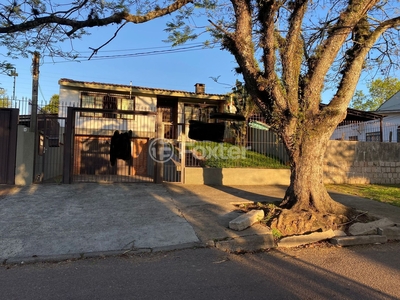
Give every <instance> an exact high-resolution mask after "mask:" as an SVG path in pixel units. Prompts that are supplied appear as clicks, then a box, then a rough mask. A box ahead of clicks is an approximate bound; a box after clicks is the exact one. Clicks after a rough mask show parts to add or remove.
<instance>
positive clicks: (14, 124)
mask: <svg viewBox="0 0 400 300" xmlns="http://www.w3.org/2000/svg"><path fill="white" fill-rule="evenodd" d="M1 110H3V111H9V112H10V125H9V136H8V145H9V148H8V160H7V170H6V177H7V178H6V182H5V183H6V184H15V167H16V158H17V135H18V117H19V109H17V108H2V109H1Z"/></svg>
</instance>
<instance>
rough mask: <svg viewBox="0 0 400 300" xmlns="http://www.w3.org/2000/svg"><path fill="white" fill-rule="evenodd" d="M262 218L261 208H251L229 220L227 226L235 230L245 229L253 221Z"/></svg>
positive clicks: (255, 221) (258, 220)
mask: <svg viewBox="0 0 400 300" xmlns="http://www.w3.org/2000/svg"><path fill="white" fill-rule="evenodd" d="M263 218H264V211H263V210H262V209H259V210H258V209H257V210H251V211H249V212H247V213H245V214H243V215H241V216H239V217H237V218H236V219H234V220H232V221H230V222H229V228H230V229H233V230H237V231H241V230H245V229H246V228H248V227H250V226H251V225H253V224H254V223H257V222H260V221H261V220H262V219H263Z"/></svg>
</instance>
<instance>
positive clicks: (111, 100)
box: [81, 92, 135, 119]
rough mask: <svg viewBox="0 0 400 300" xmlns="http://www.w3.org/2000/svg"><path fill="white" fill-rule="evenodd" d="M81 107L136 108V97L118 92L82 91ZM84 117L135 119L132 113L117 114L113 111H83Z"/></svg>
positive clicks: (131, 109) (130, 109)
mask: <svg viewBox="0 0 400 300" xmlns="http://www.w3.org/2000/svg"><path fill="white" fill-rule="evenodd" d="M81 107H83V108H95V109H111V110H129V111H133V110H135V98H134V97H133V98H130V97H129V96H126V95H118V94H102V93H88V92H83V93H81ZM81 116H82V117H98V118H116V119H134V115H131V114H117V113H112V112H105V113H98V112H96V113H95V112H82V113H81Z"/></svg>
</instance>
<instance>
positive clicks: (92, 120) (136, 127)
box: [59, 86, 157, 137]
mask: <svg viewBox="0 0 400 300" xmlns="http://www.w3.org/2000/svg"><path fill="white" fill-rule="evenodd" d="M81 92H82V91H80V90H74V89H68V88H64V87H62V86H61V87H60V108H61V109H59V116H60V117H64V118H66V117H67V108H68V107H80V95H81ZM133 96H134V95H133ZM134 97H136V98H135V110H137V111H156V107H157V98H156V97H145V96H134ZM155 121H156V120H155V116H154V115H151V116H144V115H135V117H134V119H133V120H130V119H113V118H98V117H85V116H82V115H81V113H80V112H78V113H77V115H76V119H75V132H76V133H77V134H88V135H112V134H113V133H114V131H115V130H119V131H129V130H132V132H133V135H134V136H137V137H141V136H149V133H150V135H152V134H154V132H155V123H156V122H155ZM61 126H63V127H64V124H61Z"/></svg>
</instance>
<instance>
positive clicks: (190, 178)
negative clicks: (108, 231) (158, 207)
mask: <svg viewBox="0 0 400 300" xmlns="http://www.w3.org/2000/svg"><path fill="white" fill-rule="evenodd" d="M324 175H325V178H324V182H325V183H337V184H340V183H349V184H368V183H377V184H400V143H379V142H351V141H329V144H328V148H327V150H326V153H325V166H324ZM289 178H290V170H288V169H278V170H277V169H248V168H244V169H236V168H230V169H214V168H210V169H207V168H186V170H185V183H187V184H210V185H289Z"/></svg>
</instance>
